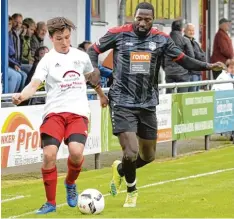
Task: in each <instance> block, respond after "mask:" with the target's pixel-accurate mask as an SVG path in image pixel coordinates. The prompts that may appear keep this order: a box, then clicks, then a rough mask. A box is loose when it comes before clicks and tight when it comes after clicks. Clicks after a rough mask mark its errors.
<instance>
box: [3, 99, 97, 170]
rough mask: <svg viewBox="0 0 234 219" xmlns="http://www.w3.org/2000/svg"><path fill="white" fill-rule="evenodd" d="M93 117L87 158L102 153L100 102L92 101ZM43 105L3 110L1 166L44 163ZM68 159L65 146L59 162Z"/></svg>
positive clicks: (59, 155) (86, 148)
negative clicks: (41, 128) (41, 139)
mask: <svg viewBox="0 0 234 219" xmlns="http://www.w3.org/2000/svg"><path fill="white" fill-rule="evenodd" d="M90 108H91V115H90V123H89V137H88V139H87V142H86V145H85V152H84V154H85V155H88V154H95V153H99V152H101V129H100V127H101V108H100V103H99V100H93V101H90ZM42 113H43V105H36V106H24V107H9V108H2V109H1V120H0V127H1V160H2V163H1V166H2V168H4V167H11V166H20V165H26V164H32V163H38V162H41V161H42V149H41V148H40V145H41V144H40V133H39V128H40V125H41V123H42ZM67 156H68V148H67V146H66V145H64V144H63V143H62V144H61V146H60V149H59V152H58V159H60V158H66V157H67Z"/></svg>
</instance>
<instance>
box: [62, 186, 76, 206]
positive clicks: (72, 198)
mask: <svg viewBox="0 0 234 219" xmlns="http://www.w3.org/2000/svg"><path fill="white" fill-rule="evenodd" d="M65 187H66V191H67V204H68V205H69V206H70V207H72V208H73V207H76V206H77V202H78V193H77V191H76V184H73V185H68V184H66V183H65Z"/></svg>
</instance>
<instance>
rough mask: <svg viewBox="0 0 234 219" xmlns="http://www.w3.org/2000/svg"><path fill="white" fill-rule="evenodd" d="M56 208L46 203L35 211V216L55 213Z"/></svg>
mask: <svg viewBox="0 0 234 219" xmlns="http://www.w3.org/2000/svg"><path fill="white" fill-rule="evenodd" d="M55 211H56V206H55V205H52V204H50V203H49V202H46V203H45V204H44V205H42V206H41V208H40V209H38V210H37V212H36V214H47V213H50V212H55Z"/></svg>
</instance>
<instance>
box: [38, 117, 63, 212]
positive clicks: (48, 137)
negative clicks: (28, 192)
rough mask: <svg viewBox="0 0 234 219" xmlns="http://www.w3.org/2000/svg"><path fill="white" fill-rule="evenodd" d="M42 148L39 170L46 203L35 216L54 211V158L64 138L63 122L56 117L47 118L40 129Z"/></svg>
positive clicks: (55, 184)
mask: <svg viewBox="0 0 234 219" xmlns="http://www.w3.org/2000/svg"><path fill="white" fill-rule="evenodd" d="M40 132H41V144H42V148H43V164H42V168H41V172H42V178H43V183H44V187H45V193H46V199H47V200H46V203H45V204H43V205H42V207H41V208H40V209H38V210H37V212H36V214H47V213H50V212H55V211H56V187H57V168H56V157H57V152H58V148H59V146H60V143H61V141H62V138H63V136H64V126H63V120H62V118H60V116H58V115H56V114H55V115H53V116H48V117H47V118H46V119H45V120H44V122H43V124H42V125H41V128H40Z"/></svg>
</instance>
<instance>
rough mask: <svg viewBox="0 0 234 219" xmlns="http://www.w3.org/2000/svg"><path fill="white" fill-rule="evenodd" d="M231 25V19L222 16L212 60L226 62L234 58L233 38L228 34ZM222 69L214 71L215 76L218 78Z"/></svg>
mask: <svg viewBox="0 0 234 219" xmlns="http://www.w3.org/2000/svg"><path fill="white" fill-rule="evenodd" d="M230 27H231V21H230V20H228V19H226V18H222V19H220V20H219V30H218V32H217V33H216V35H215V38H214V44H213V54H212V56H211V62H212V63H215V62H223V63H226V61H227V60H228V59H233V57H234V56H233V45H232V40H231V38H230V37H229V35H228V31H229V30H230ZM221 72H222V71H219V72H217V71H216V72H214V71H213V78H214V79H216V78H217V77H218V76H219V74H220V73H221Z"/></svg>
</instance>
